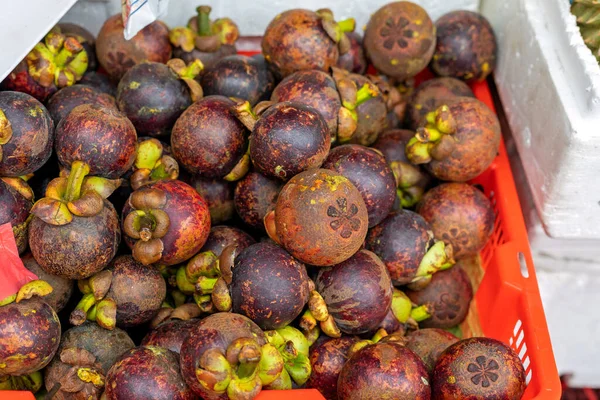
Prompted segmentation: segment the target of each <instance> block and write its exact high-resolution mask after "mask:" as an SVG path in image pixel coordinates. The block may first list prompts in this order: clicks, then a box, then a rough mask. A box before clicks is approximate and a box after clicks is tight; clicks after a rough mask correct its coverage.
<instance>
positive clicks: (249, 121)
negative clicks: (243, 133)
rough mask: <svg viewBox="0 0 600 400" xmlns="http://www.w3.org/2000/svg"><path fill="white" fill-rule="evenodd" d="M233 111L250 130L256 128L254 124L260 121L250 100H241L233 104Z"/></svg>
mask: <svg viewBox="0 0 600 400" xmlns="http://www.w3.org/2000/svg"><path fill="white" fill-rule="evenodd" d="M233 112H234V113H235V114H236V116H237V118H238V119H239V120H240V122H241V123H242V124H244V126H245V127H246V128H248V130H250V131H253V130H254V125H256V122H257V121H258V116H257V115H256V114H255V113H254V111H253V110H252V107H251V106H250V103H249V102H248V101H239V102H238V103H237V104H236V105H235V106H233Z"/></svg>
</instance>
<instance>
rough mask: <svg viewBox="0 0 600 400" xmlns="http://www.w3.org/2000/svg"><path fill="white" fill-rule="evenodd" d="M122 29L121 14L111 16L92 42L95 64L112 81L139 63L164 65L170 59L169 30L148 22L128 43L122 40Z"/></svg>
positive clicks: (164, 26) (159, 24)
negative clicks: (153, 62)
mask: <svg viewBox="0 0 600 400" xmlns="http://www.w3.org/2000/svg"><path fill="white" fill-rule="evenodd" d="M123 29H124V28H123V20H122V19H121V14H117V15H113V16H112V17H110V18H109V19H107V20H106V22H104V25H102V28H101V29H100V32H99V33H98V39H97V40H96V55H97V56H98V62H100V65H101V66H102V67H103V68H104V69H105V70H106V72H108V74H109V75H110V76H111V78H112V79H113V80H114V81H118V80H119V79H121V78H122V77H123V75H125V72H127V70H128V69H130V68H131V67H133V66H134V65H136V64H139V63H141V62H142V61H156V62H161V63H166V62H167V61H169V59H170V58H171V43H170V42H169V29H168V28H167V26H166V25H165V24H164V23H162V22H160V21H154V22H152V23H151V24H150V25H148V26H146V27H145V28H144V29H142V30H141V31H140V32H138V34H137V35H135V36H134V37H133V38H132V39H131V40H125V37H124V36H123Z"/></svg>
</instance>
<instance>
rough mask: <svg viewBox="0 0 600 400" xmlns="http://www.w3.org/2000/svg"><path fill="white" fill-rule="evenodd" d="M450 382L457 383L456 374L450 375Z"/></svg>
mask: <svg viewBox="0 0 600 400" xmlns="http://www.w3.org/2000/svg"><path fill="white" fill-rule="evenodd" d="M448 383H450V384H452V385H454V384H455V383H456V378H455V377H454V375H450V376H449V377H448Z"/></svg>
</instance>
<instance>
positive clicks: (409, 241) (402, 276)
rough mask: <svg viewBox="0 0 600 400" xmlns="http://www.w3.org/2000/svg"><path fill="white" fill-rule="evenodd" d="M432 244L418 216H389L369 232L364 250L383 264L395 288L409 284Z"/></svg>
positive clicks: (410, 213)
mask: <svg viewBox="0 0 600 400" xmlns="http://www.w3.org/2000/svg"><path fill="white" fill-rule="evenodd" d="M431 244H432V234H431V226H429V224H428V223H427V222H426V221H425V220H424V219H423V217H421V216H420V215H419V214H417V213H415V212H413V211H409V210H400V211H396V212H393V213H391V214H390V215H389V216H388V217H387V218H386V219H384V220H383V222H381V223H380V224H379V225H377V226H375V227H374V228H372V229H371V230H370V231H369V234H368V236H367V241H366V246H367V248H368V249H369V250H371V251H373V252H374V253H375V254H377V255H378V256H379V257H381V260H382V261H383V262H384V263H385V265H386V267H387V269H388V271H389V273H390V276H391V278H392V282H393V283H394V285H395V286H402V285H406V284H408V283H410V282H411V281H412V279H413V278H414V277H415V275H416V273H417V269H418V268H419V264H420V263H421V260H422V259H423V256H424V255H425V253H427V249H428V248H429V246H430V245H431Z"/></svg>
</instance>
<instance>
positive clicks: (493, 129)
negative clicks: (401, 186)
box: [425, 97, 501, 182]
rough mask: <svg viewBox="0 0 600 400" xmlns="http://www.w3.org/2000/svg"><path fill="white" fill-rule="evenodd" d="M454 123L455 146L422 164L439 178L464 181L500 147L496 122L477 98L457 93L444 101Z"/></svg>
mask: <svg viewBox="0 0 600 400" xmlns="http://www.w3.org/2000/svg"><path fill="white" fill-rule="evenodd" d="M448 106H449V107H450V113H451V114H452V116H453V117H454V119H455V121H456V125H457V127H458V129H457V131H456V133H455V134H454V135H452V136H453V137H454V139H455V143H456V147H455V148H454V151H453V152H452V154H451V155H450V156H449V157H447V158H445V159H443V160H441V161H436V160H432V161H431V162H430V163H427V164H425V168H426V169H427V170H428V171H429V172H431V174H433V175H434V176H435V177H437V178H439V179H441V180H443V181H454V182H466V181H468V180H470V179H473V178H475V177H477V176H478V175H479V174H481V173H482V172H483V171H485V170H486V169H487V168H488V167H489V166H490V165H491V164H492V162H493V161H494V158H495V157H496V155H497V154H498V148H499V147H500V138H501V131H500V123H499V122H498V118H497V117H496V115H495V114H494V112H493V111H492V110H490V109H489V108H488V107H487V106H486V105H485V104H484V103H482V102H481V101H479V100H477V99H471V98H467V97H458V98H456V99H453V100H451V101H448Z"/></svg>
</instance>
